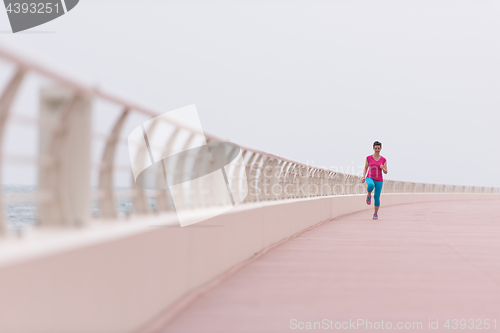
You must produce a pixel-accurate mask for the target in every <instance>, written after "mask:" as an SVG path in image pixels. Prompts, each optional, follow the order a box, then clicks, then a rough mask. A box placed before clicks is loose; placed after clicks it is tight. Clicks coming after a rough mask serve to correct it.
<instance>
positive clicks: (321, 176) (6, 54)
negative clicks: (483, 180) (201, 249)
mask: <svg viewBox="0 0 500 333" xmlns="http://www.w3.org/2000/svg"><path fill="white" fill-rule="evenodd" d="M0 60H3V61H4V62H6V63H9V64H11V65H12V66H14V67H15V70H14V73H13V74H12V76H11V77H10V79H9V81H8V83H7V84H6V86H5V88H4V89H3V91H2V92H1V95H0V167H1V166H3V165H4V164H5V163H21V164H23V163H28V164H32V165H35V167H36V168H37V170H38V185H37V186H36V189H35V190H34V191H33V192H31V193H25V194H22V195H17V196H9V197H8V198H7V203H10V204H15V203H16V202H24V201H27V200H28V201H32V202H34V203H35V204H36V206H37V215H38V217H37V221H38V222H39V223H38V224H40V225H45V224H47V225H75V226H76V225H79V224H82V223H86V218H85V216H86V212H87V211H90V203H91V200H92V197H93V198H94V199H95V201H96V203H97V204H96V205H95V206H96V207H97V208H95V212H94V214H95V216H100V217H102V218H106V219H117V218H120V217H121V214H120V211H119V209H118V208H117V200H118V199H119V198H120V197H123V196H129V197H130V204H131V206H132V211H133V213H135V214H149V213H152V212H168V211H172V210H173V209H174V208H173V206H172V203H171V201H169V199H168V198H166V192H165V191H150V190H144V189H142V188H139V187H138V186H136V185H135V183H134V181H132V182H131V184H132V186H131V188H130V189H129V190H126V191H123V190H119V189H117V188H116V186H115V182H114V179H115V177H116V174H117V173H119V172H128V173H130V171H131V170H130V166H129V165H125V164H121V165H120V164H119V163H117V161H116V156H117V153H116V152H117V149H118V146H120V145H126V144H127V141H126V139H125V135H126V134H127V133H123V132H124V130H123V129H124V124H125V123H126V121H127V120H128V119H129V118H130V117H131V115H132V114H141V115H144V116H146V117H149V118H152V117H156V116H157V115H159V114H161V113H162V112H158V111H156V110H153V109H151V108H148V107H144V106H142V105H139V104H137V103H134V102H132V101H129V100H127V99H125V98H123V97H120V96H118V95H116V94H112V93H109V92H106V91H105V90H103V89H100V88H97V87H95V86H92V85H90V84H87V83H84V82H81V81H79V80H77V79H74V78H72V77H68V76H66V75H65V74H62V73H60V72H58V71H56V70H54V69H50V68H48V67H47V66H45V65H41V64H39V63H37V62H36V61H33V60H31V59H28V58H26V57H24V56H22V55H20V54H18V53H16V52H13V51H12V50H10V49H8V48H6V47H2V46H0ZM29 73H35V74H37V75H39V76H41V77H43V78H45V79H48V80H49V81H51V82H53V83H56V84H57V85H58V86H59V87H60V88H58V89H52V90H51V89H46V91H45V92H44V91H43V90H42V100H41V106H40V109H41V111H40V116H39V117H26V116H15V115H14V114H12V112H11V106H12V104H13V102H14V100H15V98H16V97H17V95H18V92H19V90H20V87H21V86H22V84H23V81H24V79H25V78H26V76H27V75H28V74H29ZM61 87H62V88H61ZM96 100H103V101H106V102H107V103H110V104H113V105H115V106H118V107H119V108H121V113H120V114H119V116H118V117H117V119H116V120H115V122H114V124H113V126H112V127H111V129H110V130H109V132H108V133H105V134H99V133H96V132H95V131H94V130H92V129H91V130H90V131H88V130H86V129H85V126H83V125H82V124H85V123H87V124H90V122H91V120H90V118H88V116H86V115H85V114H86V113H89V110H90V109H91V105H92V103H93V102H95V101H96ZM11 122H16V123H17V124H22V125H29V126H32V127H33V126H34V127H35V128H36V129H37V130H38V131H39V132H40V136H39V138H40V141H41V143H40V151H39V153H38V156H36V157H34V158H33V157H27V156H24V155H22V154H15V155H13V154H6V153H3V150H2V147H3V146H4V141H5V140H4V138H5V132H6V130H7V128H8V127H7V126H8V125H9V124H10V123H11ZM171 126H172V132H171V134H170V136H169V138H168V140H167V141H166V142H165V143H164V144H165V146H166V147H168V146H171V145H173V144H174V143H175V144H177V145H180V146H187V145H188V144H189V142H190V141H192V140H197V139H200V138H203V137H204V138H205V139H206V141H207V142H210V141H225V140H222V139H220V138H218V137H216V136H213V135H211V134H206V133H205V134H204V133H200V132H199V131H197V130H195V129H193V128H191V127H189V126H188V125H186V124H182V123H178V122H175V121H172V122H171ZM91 127H92V126H90V128H91ZM97 139H98V140H104V148H103V149H102V154H101V158H100V161H99V162H98V165H97V166H95V167H96V168H97V170H98V189H96V190H94V191H92V190H91V189H90V178H89V176H88V174H89V168H91V167H92V166H91V165H90V163H87V162H88V161H86V159H85V156H83V155H85V154H87V153H85V152H86V151H90V150H91V149H90V147H91V141H92V140H97ZM68 142H72V143H71V147H72V148H71V149H69V148H68V146H67V145H68ZM75 147H76V152H75ZM240 148H241V149H242V157H243V159H242V160H243V164H237V165H236V166H234V167H233V168H232V170H231V171H230V173H229V174H228V175H227V176H228V178H229V182H230V183H231V186H232V188H235V189H238V191H239V193H240V194H241V193H243V190H242V188H243V187H245V186H246V187H247V188H248V196H247V197H246V199H245V200H244V202H259V201H267V200H284V199H292V198H306V197H318V196H331V195H349V194H361V193H364V191H365V185H364V184H362V183H361V177H359V176H356V175H351V174H346V173H342V172H336V171H332V170H328V169H325V168H320V167H314V166H311V165H307V164H304V163H300V162H297V161H293V160H290V159H287V158H284V157H281V156H277V155H274V154H270V153H267V152H264V151H260V150H256V149H252V148H250V147H245V146H242V145H240ZM87 155H88V154H87ZM82 156H83V157H82ZM87 158H88V156H87ZM189 168H190V167H188V166H187V164H183V163H182V162H178V164H177V169H178V170H177V171H178V172H179V177H184V174H187V173H190V172H192V170H191V169H189ZM191 168H192V166H191ZM244 172H245V173H246V175H247V179H248V183H247V184H243V179H244V177H243V175H244ZM72 179H73V180H72ZM75 179H76V180H75ZM5 182H6V180H5V179H4V180H2V183H5ZM85 188H88V191H87V190H85ZM91 192H93V193H91ZM383 192H384V193H411V192H415V193H428V192H440V193H442V192H453V193H500V189H499V188H494V187H478V186H461V185H443V184H429V183H415V182H404V181H396V180H385V181H384V187H383ZM185 196H186V200H185V205H186V207H185V208H189V206H190V205H191V204H192V203H196V206H197V207H200V206H203V207H210V206H214V205H218V203H217V202H216V201H214V200H212V199H211V196H210V193H200V191H197V189H188V190H186V193H185ZM2 199H3V201H6V196H2V197H0V200H2ZM0 203H1V202H0ZM3 206H4V205H3V204H2V205H0V207H3ZM4 215H5V214H4V212H0V231H1V232H2V233H4V232H5V230H6V227H7V223H6V222H5V218H4Z"/></svg>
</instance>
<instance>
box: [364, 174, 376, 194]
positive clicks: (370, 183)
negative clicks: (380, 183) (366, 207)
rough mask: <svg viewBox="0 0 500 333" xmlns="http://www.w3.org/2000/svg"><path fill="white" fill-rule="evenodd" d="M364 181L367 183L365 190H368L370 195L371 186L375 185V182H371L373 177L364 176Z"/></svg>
mask: <svg viewBox="0 0 500 333" xmlns="http://www.w3.org/2000/svg"><path fill="white" fill-rule="evenodd" d="M365 181H366V185H367V188H366V191H367V192H368V195H369V196H370V197H371V196H372V191H373V188H374V187H375V183H374V182H373V179H371V178H370V177H368V178H365Z"/></svg>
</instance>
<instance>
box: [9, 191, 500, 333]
mask: <svg viewBox="0 0 500 333" xmlns="http://www.w3.org/2000/svg"><path fill="white" fill-rule="evenodd" d="M364 198H365V196H364V195H349V196H337V197H319V198H311V199H296V200H284V201H274V202H264V203H252V204H244V205H239V206H237V207H235V208H234V209H233V210H231V211H230V212H228V213H226V214H223V215H221V216H217V217H215V218H212V219H209V220H206V221H204V222H201V223H199V224H196V225H193V226H191V227H185V228H180V227H175V226H172V227H160V228H159V227H153V226H152V225H153V224H158V223H160V222H161V223H164V222H165V221H169V222H172V219H173V217H172V216H171V215H170V216H167V215H165V216H160V217H156V218H154V219H151V218H144V219H141V221H138V220H136V221H129V222H126V223H120V224H119V223H114V224H113V223H111V224H109V223H108V224H107V225H104V226H103V225H100V226H94V227H90V228H88V229H85V230H73V231H71V230H66V231H60V230H58V231H47V230H45V231H40V232H38V231H34V232H36V234H33V235H31V236H30V238H31V239H25V240H21V241H2V243H0V252H1V253H2V254H1V255H0V295H1V297H0V318H1V319H0V332H8V333H16V332H26V333H37V332H44V333H45V332H47V333H58V332H61V333H71V332H85V333H88V332H92V333H99V332H113V333H115V332H120V333H121V332H135V331H137V330H138V329H140V328H141V327H144V325H145V324H147V323H148V322H150V321H151V320H152V319H153V318H155V316H157V315H159V314H160V313H162V311H165V309H167V308H168V306H169V305H171V304H172V303H173V302H174V301H176V300H177V299H179V298H180V297H182V295H183V294H185V293H186V292H188V291H189V290H191V289H193V288H195V287H197V286H200V285H201V284H203V283H205V282H207V281H209V280H211V279H213V278H214V277H216V276H218V275H220V274H221V273H223V272H224V271H226V270H227V269H229V268H230V267H231V266H233V265H235V264H237V263H239V262H241V261H244V260H245V259H248V258H249V257H251V256H252V255H253V254H255V253H257V252H259V251H260V250H262V249H264V248H266V247H267V246H269V245H272V244H273V243H276V242H278V241H280V240H282V239H284V238H287V237H289V236H291V235H293V234H295V233H297V232H299V231H301V230H304V229H306V228H308V227H310V226H312V225H315V224H317V223H319V222H321V221H324V220H327V219H330V218H333V217H337V216H341V215H345V214H349V213H352V212H356V211H361V210H366V209H373V207H372V206H367V205H366V203H365V199H364ZM471 199H500V194H455V193H449V194H444V193H408V194H383V195H382V204H383V206H388V205H395V204H405V203H415V202H423V201H441V200H471ZM368 216H370V215H368Z"/></svg>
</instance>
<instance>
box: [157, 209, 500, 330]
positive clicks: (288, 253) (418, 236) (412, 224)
mask: <svg viewBox="0 0 500 333" xmlns="http://www.w3.org/2000/svg"><path fill="white" fill-rule="evenodd" d="M371 214H372V211H371V210H370V211H363V212H359V213H354V214H351V215H348V216H344V217H340V218H337V219H334V220H332V221H328V222H326V223H324V224H321V225H319V226H317V227H315V228H313V229H311V230H309V231H306V232H304V233H302V234H301V235H299V236H298V237H295V238H292V239H291V240H289V241H287V242H285V243H283V244H282V245H280V246H278V247H276V248H274V249H272V250H270V251H269V252H268V253H266V254H264V255H263V256H262V257H261V258H259V259H258V260H256V261H254V262H252V263H250V264H249V265H247V266H245V267H243V268H242V269H240V270H238V271H237V272H236V273H235V274H233V275H231V276H229V277H228V278H226V279H225V280H224V281H223V282H222V283H220V284H219V285H218V286H217V287H215V288H214V289H212V290H210V291H208V292H207V293H205V294H204V295H202V296H201V297H199V298H198V299H197V300H196V301H194V302H193V303H191V304H190V305H189V307H187V309H186V310H185V311H183V312H182V313H180V314H179V315H178V316H177V317H175V319H174V320H172V321H171V322H170V324H169V325H168V326H166V327H163V329H162V330H161V332H164V333H201V332H203V333H239V332H249V333H250V332H251V333H261V332H262V333H278V332H294V331H309V332H310V331H326V330H330V331H332V330H333V331H336V329H335V325H337V328H339V325H343V329H339V330H338V331H344V330H354V327H355V328H356V329H355V330H357V331H378V329H375V328H376V327H377V325H378V326H379V328H380V329H385V330H387V329H388V328H389V327H388V326H389V322H390V326H391V327H392V330H394V331H397V329H396V328H397V327H396V326H397V325H398V323H399V327H400V328H404V326H406V329H403V330H407V331H419V332H425V331H433V332H436V331H441V332H443V331H446V332H450V331H471V329H470V328H471V327H475V328H479V327H481V328H482V330H481V331H482V332H498V331H499V330H500V311H499V310H500V200H495V201H491V200H488V201H467V202H465V201H461V202H460V201H452V202H430V203H418V204H409V205H399V206H392V207H382V208H381V210H380V214H379V216H380V218H379V220H377V221H374V220H372V219H371ZM448 319H449V320H450V321H449V322H448V323H449V326H450V327H449V328H446V327H445V325H446V321H447V320H448ZM453 319H457V320H458V321H457V322H454V321H453ZM461 319H464V320H465V321H464V320H462V321H461V322H460V320H461ZM470 319H473V320H474V322H473V324H472V322H471V321H470ZM485 320H488V321H485ZM494 320H496V322H495V321H494ZM349 321H350V323H349ZM361 321H363V322H361ZM436 321H437V323H436ZM308 322H309V323H310V324H311V326H312V327H314V322H319V323H321V325H322V329H320V328H319V324H318V323H316V329H306V328H307V325H308V324H307V323H308ZM353 322H356V325H353ZM367 322H370V324H368V323H367ZM382 322H383V323H382ZM429 322H431V323H433V324H432V325H433V327H436V324H437V327H438V329H432V330H429ZM464 322H465V325H466V328H465V329H461V327H463V325H464ZM325 323H328V324H325ZM361 323H362V324H361ZM377 323H378V324H377ZM418 323H421V324H420V325H421V326H420V325H419V324H418ZM347 324H349V327H347ZM358 324H360V325H358ZM370 325H371V328H370ZM380 325H382V327H380ZM486 325H489V329H485V328H486ZM494 325H496V329H494ZM410 326H411V327H410ZM455 326H456V327H457V329H453V327H455ZM300 327H303V328H304V329H300ZM327 327H328V329H327ZM332 328H333V329H332Z"/></svg>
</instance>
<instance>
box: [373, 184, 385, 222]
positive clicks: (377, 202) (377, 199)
mask: <svg viewBox="0 0 500 333" xmlns="http://www.w3.org/2000/svg"><path fill="white" fill-rule="evenodd" d="M374 183H375V214H378V208H379V207H380V193H381V192H382V185H384V182H376V181H374Z"/></svg>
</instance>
